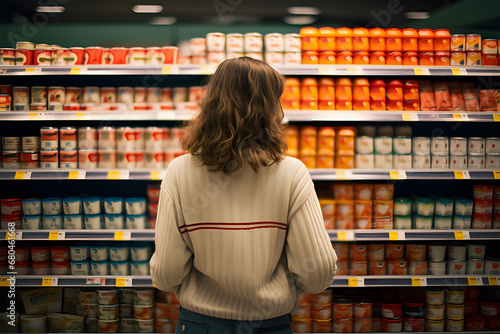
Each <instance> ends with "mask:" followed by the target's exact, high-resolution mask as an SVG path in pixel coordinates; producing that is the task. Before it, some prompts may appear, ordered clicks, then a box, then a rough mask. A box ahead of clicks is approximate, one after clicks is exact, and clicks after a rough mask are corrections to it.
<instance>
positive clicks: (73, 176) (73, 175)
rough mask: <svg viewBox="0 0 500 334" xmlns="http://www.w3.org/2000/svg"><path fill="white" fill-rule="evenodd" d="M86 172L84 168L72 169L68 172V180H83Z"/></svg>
mask: <svg viewBox="0 0 500 334" xmlns="http://www.w3.org/2000/svg"><path fill="white" fill-rule="evenodd" d="M86 176H87V172H86V171H84V170H72V171H70V172H69V174H68V180H85V177H86Z"/></svg>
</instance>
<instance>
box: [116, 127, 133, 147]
mask: <svg viewBox="0 0 500 334" xmlns="http://www.w3.org/2000/svg"><path fill="white" fill-rule="evenodd" d="M134 147H135V129H133V128H131V127H128V126H122V127H119V128H117V129H116V149H117V150H118V151H122V152H123V151H131V150H134Z"/></svg>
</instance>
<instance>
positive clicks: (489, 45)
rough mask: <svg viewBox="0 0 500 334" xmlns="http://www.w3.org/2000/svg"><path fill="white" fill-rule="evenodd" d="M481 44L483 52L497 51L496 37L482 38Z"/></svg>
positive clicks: (494, 53)
mask: <svg viewBox="0 0 500 334" xmlns="http://www.w3.org/2000/svg"><path fill="white" fill-rule="evenodd" d="M481 45H482V46H481V50H482V52H483V54H488V55H496V54H497V53H498V42H497V40H496V39H483V42H482V43H481Z"/></svg>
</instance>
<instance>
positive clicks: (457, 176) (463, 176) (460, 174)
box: [454, 170, 470, 180]
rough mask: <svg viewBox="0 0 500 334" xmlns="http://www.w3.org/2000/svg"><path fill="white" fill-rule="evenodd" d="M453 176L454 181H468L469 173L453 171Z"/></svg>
mask: <svg viewBox="0 0 500 334" xmlns="http://www.w3.org/2000/svg"><path fill="white" fill-rule="evenodd" d="M454 174H455V180H468V179H470V173H469V171H466V170H465V171H461V170H456V171H454Z"/></svg>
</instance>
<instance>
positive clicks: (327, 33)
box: [318, 27, 337, 51]
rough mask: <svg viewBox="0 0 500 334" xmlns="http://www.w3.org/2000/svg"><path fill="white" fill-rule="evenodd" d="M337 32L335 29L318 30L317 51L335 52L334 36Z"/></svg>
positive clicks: (323, 28)
mask: <svg viewBox="0 0 500 334" xmlns="http://www.w3.org/2000/svg"><path fill="white" fill-rule="evenodd" d="M336 35H337V31H336V30H335V28H331V27H322V28H319V29H318V50H319V51H335V50H336V46H335V36H336Z"/></svg>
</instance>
